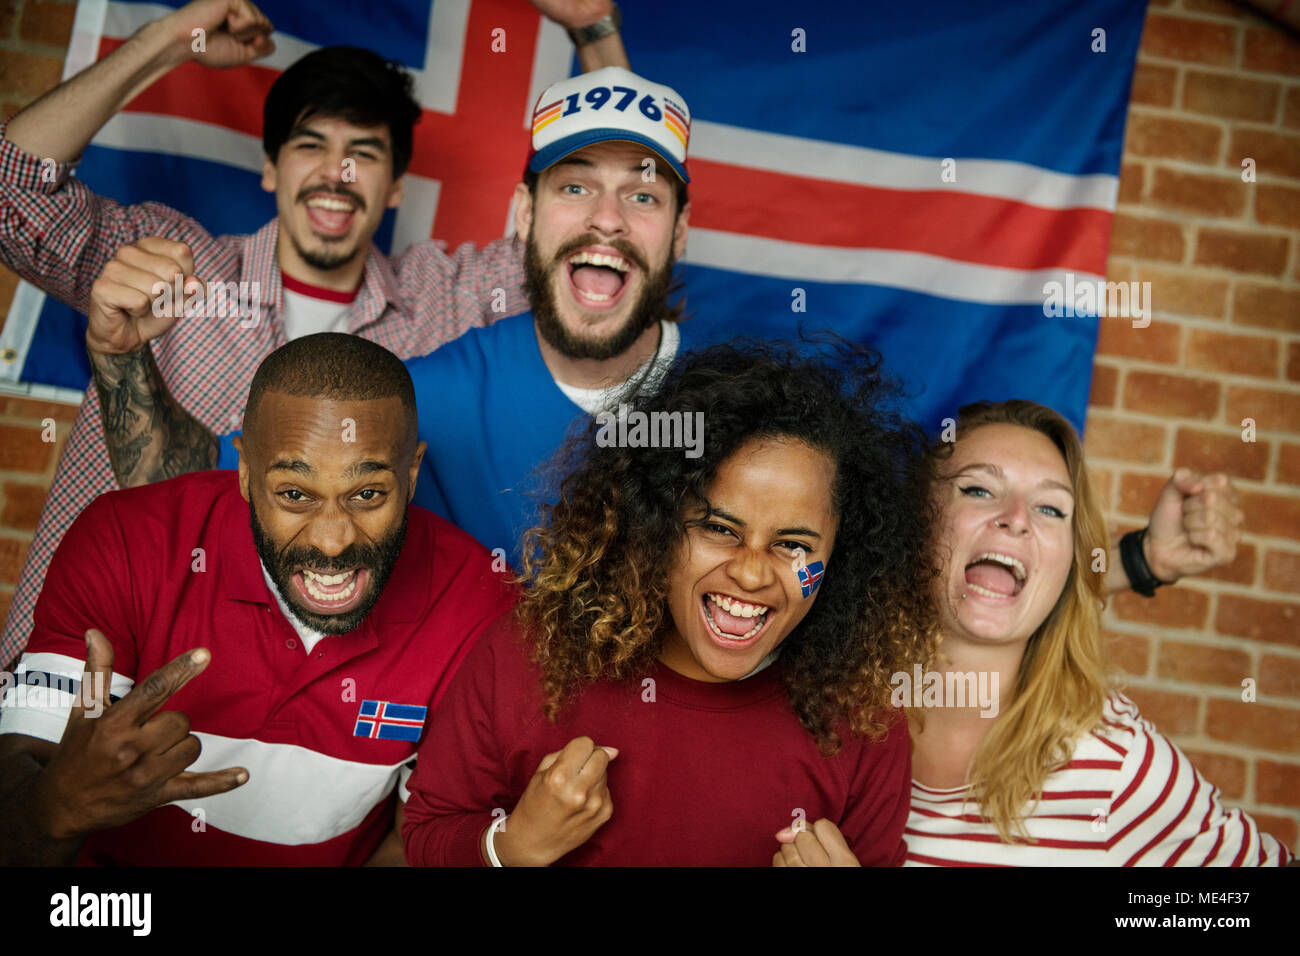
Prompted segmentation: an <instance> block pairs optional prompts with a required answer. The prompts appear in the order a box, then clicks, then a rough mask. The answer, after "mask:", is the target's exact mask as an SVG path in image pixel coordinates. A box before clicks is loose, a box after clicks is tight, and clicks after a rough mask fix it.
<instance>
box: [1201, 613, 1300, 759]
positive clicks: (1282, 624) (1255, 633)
mask: <svg viewBox="0 0 1300 956" xmlns="http://www.w3.org/2000/svg"><path fill="white" fill-rule="evenodd" d="M1214 628H1215V630H1217V631H1218V632H1219V633H1220V634H1235V635H1237V636H1238V637H1246V638H1249V639H1250V640H1252V641H1267V642H1268V643H1270V644H1290V645H1293V646H1295V647H1300V604H1298V603H1296V602H1295V601H1264V600H1261V599H1259V598H1253V597H1245V596H1244V595H1240V594H1220V595H1219V613H1218V614H1216V615H1215V616H1214ZM1296 739H1297V740H1300V737H1297V738H1296Z"/></svg>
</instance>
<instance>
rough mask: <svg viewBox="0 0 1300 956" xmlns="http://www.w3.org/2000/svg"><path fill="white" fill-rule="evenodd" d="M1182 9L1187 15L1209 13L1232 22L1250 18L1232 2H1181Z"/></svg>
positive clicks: (1194, 0) (1214, 0)
mask: <svg viewBox="0 0 1300 956" xmlns="http://www.w3.org/2000/svg"><path fill="white" fill-rule="evenodd" d="M1183 9H1184V10H1186V11H1187V12H1189V13H1210V14H1214V15H1215V16H1220V17H1231V18H1232V19H1234V20H1240V19H1242V18H1243V17H1248V16H1250V14H1248V13H1247V12H1246V11H1245V10H1243V9H1242V8H1241V7H1240V6H1238V5H1237V4H1236V3H1233V2H1232V0H1183Z"/></svg>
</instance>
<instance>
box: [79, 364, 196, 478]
mask: <svg viewBox="0 0 1300 956" xmlns="http://www.w3.org/2000/svg"><path fill="white" fill-rule="evenodd" d="M90 367H91V369H92V371H93V372H94V373H95V389H96V391H97V392H98V393H99V404H100V407H101V409H102V414H103V418H104V439H105V441H106V443H107V445H108V457H109V460H110V461H111V462H112V463H113V473H114V474H115V475H116V476H117V482H118V484H119V485H121V486H122V487H123V488H130V487H133V486H135V485H143V484H148V483H149V482H151V481H161V480H163V479H164V478H173V477H175V476H176V475H182V474H185V473H186V472H191V471H202V470H204V469H206V468H215V467H216V465H217V453H218V450H219V445H218V442H217V436H216V435H214V434H213V433H212V432H211V431H210V430H208V429H207V428H205V427H204V426H203V424H202V423H201V422H199V421H198V420H197V419H196V418H195V417H194V416H193V415H191V414H190V413H189V412H187V411H185V409H183V408H181V407H180V405H179V404H178V403H177V402H176V400H175V399H174V398H172V396H171V394H170V393H169V392H168V391H167V385H166V383H164V382H163V378H162V373H161V372H160V371H159V370H158V365H157V363H156V362H155V361H154V357H153V351H152V350H151V349H150V348H149V346H147V345H146V346H144V347H143V348H139V349H136V350H135V351H133V352H124V353H121V354H105V353H102V352H94V351H92V352H91V353H90Z"/></svg>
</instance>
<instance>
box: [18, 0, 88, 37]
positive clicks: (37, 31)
mask: <svg viewBox="0 0 1300 956" xmlns="http://www.w3.org/2000/svg"><path fill="white" fill-rule="evenodd" d="M76 11H77V8H76V7H75V6H73V5H72V4H70V3H49V2H41V0H27V4H26V6H24V7H23V23H22V28H21V30H20V35H21V36H22V38H23V40H24V41H26V42H27V43H44V44H46V45H48V46H62V47H66V46H67V45H68V40H69V39H71V37H72V20H73V17H74V15H75V14H76Z"/></svg>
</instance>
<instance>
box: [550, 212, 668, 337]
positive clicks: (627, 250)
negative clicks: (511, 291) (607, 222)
mask: <svg viewBox="0 0 1300 956" xmlns="http://www.w3.org/2000/svg"><path fill="white" fill-rule="evenodd" d="M595 245H606V246H610V247H612V248H614V249H617V250H618V251H619V252H620V253H622V254H623V255H624V256H626V257H627V258H629V259H631V260H632V261H633V262H634V263H636V266H637V268H638V269H640V270H641V274H642V275H644V276H645V286H644V287H643V288H642V290H641V294H640V297H639V298H638V299H637V300H636V302H635V303H633V305H632V311H631V313H630V314H629V315H628V317H627V321H626V322H624V323H623V325H622V326H621V327H620V328H618V329H616V330H615V331H614V332H612V333H611V334H610V335H608V336H606V337H605V338H603V339H589V338H584V337H582V336H580V335H576V334H574V333H573V332H572V331H570V330H569V329H568V328H567V327H566V326H565V324H564V322H563V321H562V320H561V319H560V313H559V310H558V309H557V307H556V304H555V292H554V289H553V287H552V285H551V281H550V278H551V275H553V274H555V273H556V272H558V271H559V270H561V269H566V268H567V266H565V264H564V260H565V259H566V258H567V257H568V256H570V255H572V254H573V253H574V252H576V251H577V250H579V249H583V248H585V247H587V246H595ZM672 279H673V257H672V254H671V253H670V254H669V256H668V259H667V261H666V262H665V263H664V265H663V268H661V269H659V270H658V271H657V272H651V271H650V268H649V266H648V265H647V263H646V261H645V257H644V256H642V255H641V253H640V252H638V251H637V249H636V248H635V247H634V246H633V245H632V244H631V243H630V242H628V241H627V240H626V239H611V240H609V241H602V240H601V239H599V238H598V237H596V236H593V235H586V236H580V237H579V238H577V239H574V240H573V241H572V242H567V243H565V244H564V245H562V246H561V247H560V248H559V249H558V250H556V252H555V255H554V256H553V257H552V258H551V261H550V262H549V263H544V262H542V257H541V253H540V252H539V251H538V249H537V244H536V243H535V242H534V241H533V237H532V235H529V237H528V242H527V244H526V245H525V247H524V292H525V294H526V295H527V296H528V301H529V302H530V303H531V304H532V307H533V320H534V321H535V322H536V323H537V331H538V333H539V334H540V335H541V336H542V338H543V339H544V340H545V341H546V344H547V345H549V346H551V348H553V349H555V350H556V351H557V352H559V353H560V354H561V355H563V356H565V357H566V358H571V359H595V360H596V361H604V360H605V359H611V358H613V357H614V356H616V355H622V354H623V353H624V352H626V351H627V350H628V349H630V348H631V347H632V345H633V343H635V342H636V340H637V339H639V338H640V337H641V335H642V334H643V333H644V332H645V330H646V329H648V328H650V327H651V326H652V325H654V324H655V323H656V322H658V321H659V320H660V319H661V318H663V317H664V316H665V315H667V314H668V293H669V291H670V289H671V287H672Z"/></svg>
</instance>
